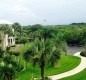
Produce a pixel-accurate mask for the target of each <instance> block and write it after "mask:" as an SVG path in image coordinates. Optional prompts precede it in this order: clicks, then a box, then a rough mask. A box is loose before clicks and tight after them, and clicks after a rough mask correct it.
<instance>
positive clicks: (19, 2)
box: [0, 0, 86, 25]
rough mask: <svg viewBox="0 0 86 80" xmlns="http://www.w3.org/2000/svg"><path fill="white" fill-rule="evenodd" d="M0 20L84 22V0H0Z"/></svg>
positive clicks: (9, 21)
mask: <svg viewBox="0 0 86 80" xmlns="http://www.w3.org/2000/svg"><path fill="white" fill-rule="evenodd" d="M0 22H2V23H4V22H7V23H14V22H19V23H20V24H21V25H33V24H44V25H60V24H61V25H62V24H70V23H73V22H76V23H79V22H86V0H0Z"/></svg>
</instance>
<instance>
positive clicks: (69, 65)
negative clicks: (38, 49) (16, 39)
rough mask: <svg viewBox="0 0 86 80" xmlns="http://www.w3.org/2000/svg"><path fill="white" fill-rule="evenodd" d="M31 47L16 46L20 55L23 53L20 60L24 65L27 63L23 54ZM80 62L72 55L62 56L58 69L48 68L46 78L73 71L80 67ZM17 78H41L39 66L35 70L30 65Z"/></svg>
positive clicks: (25, 79)
mask: <svg viewBox="0 0 86 80" xmlns="http://www.w3.org/2000/svg"><path fill="white" fill-rule="evenodd" d="M30 45H31V43H27V44H25V45H17V46H16V48H17V49H18V51H19V50H20V53H21V54H20V59H21V61H20V63H21V64H22V65H24V62H25V61H24V59H23V54H22V53H23V52H24V51H25V50H27V49H28V48H29V47H30ZM19 46H20V47H19ZM14 50H15V49H14ZM80 61H81V59H80V58H78V57H75V56H71V55H67V56H65V55H62V56H61V59H60V60H59V63H58V66H57V67H51V66H46V68H45V76H49V75H54V74H59V73H63V72H66V71H68V70H71V69H73V68H75V67H76V66H78V65H79V63H80ZM17 76H18V80H31V78H32V77H40V68H39V66H38V65H37V66H36V67H35V68H34V67H33V66H32V65H31V64H30V63H28V64H27V69H26V70H25V71H22V72H19V73H18V74H17Z"/></svg>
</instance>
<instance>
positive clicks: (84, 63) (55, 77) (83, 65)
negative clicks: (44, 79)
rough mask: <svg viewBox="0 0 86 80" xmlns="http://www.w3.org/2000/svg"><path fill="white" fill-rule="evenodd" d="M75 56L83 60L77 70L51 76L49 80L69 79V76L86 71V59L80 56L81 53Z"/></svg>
mask: <svg viewBox="0 0 86 80" xmlns="http://www.w3.org/2000/svg"><path fill="white" fill-rule="evenodd" d="M74 56H77V57H80V58H81V63H80V64H79V65H78V66H77V67H76V68H74V69H72V70H70V71H67V72H64V73H61V74H58V75H53V76H49V78H50V79H51V80H58V79H61V78H64V77H68V76H71V75H74V74H77V73H79V72H80V71H82V70H83V69H85V68H86V57H82V56H80V52H77V53H75V54H74Z"/></svg>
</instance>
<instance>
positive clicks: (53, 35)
mask: <svg viewBox="0 0 86 80" xmlns="http://www.w3.org/2000/svg"><path fill="white" fill-rule="evenodd" d="M3 26H4V27H3ZM7 26H8V25H1V27H0V30H3V31H4V32H5V31H6V32H5V33H8V34H9V35H10V34H11V33H10V32H9V30H10V29H9V26H8V28H7ZM12 27H13V28H14V30H15V35H13V36H15V41H16V44H15V45H14V46H10V47H7V48H6V50H2V48H0V63H1V65H0V76H1V77H0V79H1V80H13V79H17V80H31V79H32V80H33V79H34V78H41V79H42V80H45V77H47V76H52V75H57V74H60V73H63V72H66V71H69V70H72V69H74V68H76V67H77V66H78V65H79V64H80V62H81V59H80V58H79V57H76V56H73V55H69V54H67V45H76V46H83V45H85V42H86V41H85V39H84V37H85V33H86V31H85V26H84V27H81V25H80V26H79V27H77V26H76V25H69V26H56V27H52V26H47V27H46V26H42V25H39V24H37V25H32V26H23V28H21V27H22V26H21V25H20V24H19V23H14V24H13V25H12ZM5 29H6V30H5ZM76 30H77V31H76ZM83 31H84V32H83ZM11 36H12V35H11ZM79 36H81V37H79ZM84 54H85V53H84Z"/></svg>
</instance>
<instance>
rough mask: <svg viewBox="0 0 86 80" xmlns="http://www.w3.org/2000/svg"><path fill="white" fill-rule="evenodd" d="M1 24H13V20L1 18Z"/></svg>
mask: <svg viewBox="0 0 86 80" xmlns="http://www.w3.org/2000/svg"><path fill="white" fill-rule="evenodd" d="M0 24H12V22H10V21H8V20H0Z"/></svg>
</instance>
